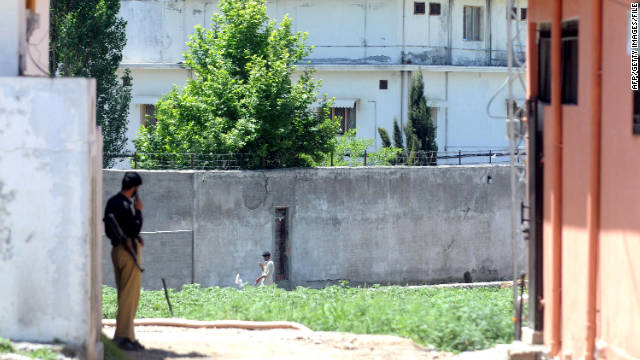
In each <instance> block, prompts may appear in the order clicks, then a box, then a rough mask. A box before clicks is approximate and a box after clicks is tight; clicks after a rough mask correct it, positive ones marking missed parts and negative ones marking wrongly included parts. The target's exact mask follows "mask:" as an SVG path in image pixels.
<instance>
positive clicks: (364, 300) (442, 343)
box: [103, 285, 513, 353]
mask: <svg viewBox="0 0 640 360" xmlns="http://www.w3.org/2000/svg"><path fill="white" fill-rule="evenodd" d="M169 292H170V297H171V303H172V305H173V311H174V315H175V317H178V318H185V319H194V320H256V321H273V320H286V321H295V322H299V323H301V324H304V325H306V326H307V327H309V328H311V329H313V330H316V331H341V332H350V333H355V334H389V335H398V336H403V337H406V338H410V339H412V340H414V341H416V342H417V343H419V344H422V345H433V346H435V347H436V348H437V349H439V350H445V351H452V352H456V353H457V352H461V351H468V350H478V349H485V348H488V347H491V346H493V345H495V344H499V343H510V342H511V341H513V333H512V329H513V324H512V322H511V312H512V302H511V301H512V300H511V296H512V292H511V290H510V289H496V288H475V289H434V288H413V289H410V288H404V287H400V286H373V287H368V288H360V287H358V288H350V287H344V286H329V287H326V288H324V289H321V290H317V289H309V288H303V287H298V288H297V289H296V290H294V291H286V290H283V289H278V288H276V287H273V286H270V287H263V288H256V287H252V286H250V287H246V288H245V289H243V290H241V291H239V290H237V289H235V288H219V287H211V288H202V287H200V286H199V285H186V286H184V287H183V288H182V290H181V291H175V290H173V289H170V290H169ZM116 310H117V295H116V290H115V289H113V288H110V287H107V286H105V287H103V317H104V318H115V314H116ZM137 317H138V318H152V317H171V314H170V313H169V309H168V307H167V304H166V302H165V299H164V293H163V292H162V291H148V290H145V291H142V293H141V295H140V305H139V307H138V313H137Z"/></svg>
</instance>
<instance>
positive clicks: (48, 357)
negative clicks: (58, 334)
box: [0, 337, 58, 360]
mask: <svg viewBox="0 0 640 360" xmlns="http://www.w3.org/2000/svg"><path fill="white" fill-rule="evenodd" d="M3 353H9V354H18V355H23V356H28V357H30V358H32V359H42V360H55V359H57V358H58V354H57V353H56V352H55V351H53V350H51V349H49V348H46V347H44V348H40V349H36V350H32V351H20V350H17V349H16V348H15V347H13V345H12V344H11V341H9V340H8V339H4V338H2V337H0V354H3ZM0 358H1V356H0Z"/></svg>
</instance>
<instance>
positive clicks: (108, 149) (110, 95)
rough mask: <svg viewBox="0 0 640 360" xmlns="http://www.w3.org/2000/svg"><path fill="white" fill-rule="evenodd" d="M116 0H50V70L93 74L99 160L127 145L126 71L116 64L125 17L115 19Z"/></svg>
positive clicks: (109, 161)
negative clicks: (101, 140)
mask: <svg viewBox="0 0 640 360" xmlns="http://www.w3.org/2000/svg"><path fill="white" fill-rule="evenodd" d="M119 10H120V1H114V0H83V1H79V0H52V1H51V11H50V19H51V26H50V33H49V36H50V39H49V40H50V48H51V53H50V57H49V72H50V73H51V74H52V75H53V74H56V73H57V74H60V75H62V76H80V77H90V78H95V79H96V86H97V87H96V96H97V99H96V113H97V114H96V121H97V124H98V125H99V126H100V127H101V128H102V135H103V137H104V154H105V155H104V165H105V167H108V166H111V165H113V162H114V159H113V158H112V157H111V156H110V154H118V153H121V152H122V151H123V149H124V148H125V146H126V142H127V138H126V130H127V124H128V114H129V103H130V101H131V86H132V85H131V75H130V73H129V70H125V71H124V73H123V74H121V75H120V76H119V75H118V74H117V71H118V66H120V62H121V61H122V49H123V48H124V46H125V44H126V41H127V39H126V33H125V27H126V21H124V20H122V19H121V18H119V17H118V16H117V15H118V11H119Z"/></svg>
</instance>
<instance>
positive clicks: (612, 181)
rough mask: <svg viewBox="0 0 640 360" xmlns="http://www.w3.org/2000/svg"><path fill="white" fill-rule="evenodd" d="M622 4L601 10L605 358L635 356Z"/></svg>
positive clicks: (639, 321) (639, 214)
mask: <svg viewBox="0 0 640 360" xmlns="http://www.w3.org/2000/svg"><path fill="white" fill-rule="evenodd" d="M621 3H627V5H626V6H625V5H622V4H621ZM628 3H629V1H606V0H605V1H604V9H603V10H604V11H603V39H604V47H603V50H604V54H603V58H602V60H603V63H602V94H603V102H602V124H603V126H602V157H601V158H602V167H601V184H602V190H601V194H602V197H601V217H600V223H601V225H600V249H599V252H600V274H599V277H600V280H601V281H600V287H601V294H600V304H601V308H600V324H599V325H600V326H599V332H598V336H599V338H600V339H602V340H604V341H605V342H606V343H607V344H608V350H607V359H624V358H630V357H625V356H624V353H625V352H626V353H627V354H628V355H629V356H631V357H634V358H640V136H638V135H636V136H634V135H633V134H632V128H631V124H632V120H631V119H632V118H631V116H632V112H633V106H632V92H631V90H630V74H631V70H630V57H629V56H628V55H627V33H628V28H627V26H628V25H627V14H628V12H629V5H628Z"/></svg>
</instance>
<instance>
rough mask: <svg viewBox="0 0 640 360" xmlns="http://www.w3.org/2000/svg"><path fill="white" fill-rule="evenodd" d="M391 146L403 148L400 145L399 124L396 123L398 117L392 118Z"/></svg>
mask: <svg viewBox="0 0 640 360" xmlns="http://www.w3.org/2000/svg"><path fill="white" fill-rule="evenodd" d="M393 146H395V147H397V148H398V149H404V146H403V145H402V131H401V130H400V125H398V119H395V118H394V119H393Z"/></svg>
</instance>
